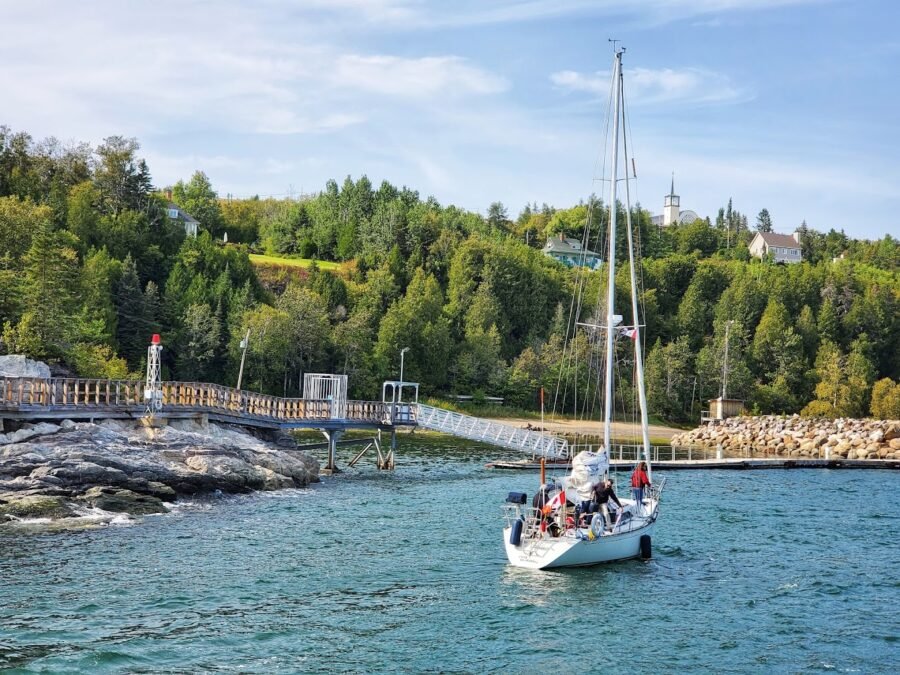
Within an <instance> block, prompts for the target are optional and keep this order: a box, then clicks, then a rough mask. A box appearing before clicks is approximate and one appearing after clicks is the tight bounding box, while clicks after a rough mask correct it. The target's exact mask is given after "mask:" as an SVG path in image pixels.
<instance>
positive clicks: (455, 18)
mask: <svg viewBox="0 0 900 675" xmlns="http://www.w3.org/2000/svg"><path fill="white" fill-rule="evenodd" d="M0 25H2V39H0V64H3V65H2V67H0V124H6V125H8V126H10V127H12V128H13V129H14V130H17V131H19V130H24V131H28V132H29V133H31V134H32V136H34V137H35V138H36V139H41V138H44V137H47V136H55V137H57V138H59V139H61V140H63V141H73V142H74V141H87V142H90V143H92V144H94V145H96V144H98V143H100V142H101V141H102V139H103V138H104V137H106V136H110V135H113V134H116V135H123V136H133V137H136V138H137V139H138V141H139V142H140V143H141V154H142V155H143V156H144V157H145V158H146V159H147V161H148V163H149V166H150V169H151V172H152V174H153V179H154V183H155V184H156V185H157V186H160V187H162V186H166V185H171V184H173V183H174V182H176V181H177V180H179V179H184V180H188V179H189V178H190V176H191V174H192V173H193V172H194V171H196V170H202V171H204V172H205V173H206V174H207V175H208V176H209V178H210V180H211V181H212V183H213V186H214V187H215V189H216V190H217V191H218V192H219V194H220V195H221V196H226V195H228V194H231V195H233V196H235V197H247V196H251V195H254V194H259V195H263V196H265V195H275V196H287V195H294V196H296V195H299V194H300V193H310V192H316V191H319V190H321V189H323V187H324V185H325V182H326V181H327V180H328V179H330V178H334V179H336V180H338V182H339V183H340V182H341V181H342V180H343V178H344V177H345V176H347V175H348V174H349V175H351V176H353V177H354V178H356V177H359V176H360V175H362V174H366V175H368V177H369V178H370V180H371V181H372V182H373V183H374V184H375V185H376V186H377V185H378V184H379V183H380V182H381V181H382V180H388V181H390V182H391V183H393V184H395V185H398V186H399V185H407V186H409V187H411V188H413V189H416V190H419V192H420V193H421V195H422V196H423V197H425V196H428V195H433V196H434V197H435V198H437V200H438V201H439V202H441V203H442V204H457V205H459V206H462V207H465V208H468V209H471V210H475V211H480V212H482V213H484V212H486V210H487V208H488V205H489V204H490V203H491V202H495V201H501V202H503V203H504V204H505V205H506V206H507V208H508V211H509V213H510V215H511V216H513V217H515V216H516V215H517V214H518V213H519V211H520V210H521V209H522V207H523V206H524V205H525V204H526V203H527V202H538V203H539V204H540V203H547V204H550V205H553V206H555V207H557V208H566V207H568V206H571V205H574V204H576V203H577V202H578V201H579V200H583V199H586V198H587V196H588V195H589V194H591V192H594V191H597V192H600V193H602V192H605V190H606V189H607V188H604V187H603V184H602V183H598V182H597V180H596V179H597V178H598V177H599V176H598V171H597V168H596V167H597V158H598V154H599V153H600V152H601V149H602V147H603V142H604V129H605V115H606V109H607V96H608V90H609V72H610V69H611V66H612V45H611V44H610V43H609V42H608V39H609V38H615V39H618V40H620V44H621V45H624V46H625V47H626V50H627V51H626V53H625V55H624V61H623V63H624V75H625V87H626V96H627V100H628V112H629V125H630V145H631V148H632V149H633V151H634V157H635V165H636V168H637V174H638V180H637V181H636V183H635V188H634V195H635V197H636V201H640V203H641V204H642V205H643V206H644V207H645V208H647V209H649V210H650V211H651V212H653V213H660V212H661V210H662V202H663V196H664V195H665V194H666V193H667V192H668V189H669V184H670V181H671V176H672V172H674V174H675V188H676V193H678V194H680V195H681V205H682V208H684V209H692V210H694V211H696V212H698V213H699V214H700V215H701V216H709V217H710V218H711V219H713V220H714V219H715V216H716V212H717V211H718V209H719V207H721V206H724V205H725V204H726V203H727V201H728V199H729V198H732V199H733V203H734V207H735V208H736V209H738V210H739V211H741V212H742V213H744V214H746V215H747V216H748V218H749V220H750V223H751V226H752V225H753V223H754V222H755V219H756V214H757V213H758V212H759V211H760V209H762V208H767V209H768V210H769V212H770V213H771V216H772V220H773V223H774V226H775V230H776V231H780V232H791V231H793V230H794V229H795V228H796V227H797V226H798V225H799V224H800V223H801V222H802V221H803V220H806V222H807V224H808V225H809V226H810V227H812V228H815V229H817V230H820V231H827V230H828V229H830V228H836V229H844V230H845V231H846V233H847V234H848V235H850V236H852V237H857V238H868V239H874V238H880V237H882V236H883V235H885V234H891V235H892V236H894V237H900V123H898V120H900V112H898V111H900V87H898V84H900V3H898V2H895V0H619V1H618V2H612V1H611V0H593V1H589V0H495V1H491V0H455V1H453V0H444V1H441V0H368V1H366V0H293V1H288V0H255V1H254V2H252V3H250V2H235V1H232V0H215V1H213V0H205V1H204V0H199V1H194V2H190V1H185V0H179V1H174V0H156V1H154V2H152V3H151V2H129V3H123V2H120V1H118V0H93V1H92V2H90V3H73V2H68V1H67V0H59V1H56V2H48V1H42V0H29V2H22V1H21V0H0Z"/></svg>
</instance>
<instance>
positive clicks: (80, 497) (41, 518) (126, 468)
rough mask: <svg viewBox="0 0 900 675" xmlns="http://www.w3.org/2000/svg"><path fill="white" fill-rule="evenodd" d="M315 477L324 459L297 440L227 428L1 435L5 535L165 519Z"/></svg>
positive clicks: (178, 424) (65, 428)
mask: <svg viewBox="0 0 900 675" xmlns="http://www.w3.org/2000/svg"><path fill="white" fill-rule="evenodd" d="M292 447H293V449H292ZM318 475H319V464H318V461H317V460H316V459H315V458H314V457H311V456H309V455H307V454H306V453H303V452H300V451H298V450H296V444H295V443H294V442H293V440H292V439H290V437H287V436H283V437H280V438H278V437H275V438H273V439H270V440H263V439H260V438H257V437H255V436H252V435H250V434H249V433H247V432H245V431H243V430H240V429H238V428H235V427H230V426H227V425H217V424H212V423H211V424H208V425H207V424H201V423H200V422H198V421H194V420H172V421H171V422H170V424H169V425H168V426H164V427H161V428H149V427H144V426H141V425H139V424H136V423H135V421H134V420H106V421H104V422H102V423H99V424H90V423H75V422H72V421H71V420H64V421H63V422H61V423H60V424H49V423H46V422H41V423H39V424H26V425H24V426H23V427H22V428H21V429H19V430H17V431H14V432H10V433H7V434H0V528H8V527H16V526H21V525H23V524H34V523H39V524H44V525H49V526H52V528H54V529H58V528H69V527H87V526H95V525H102V524H106V523H109V522H113V521H119V522H121V519H122V518H123V517H127V518H130V517H133V516H143V515H147V514H153V513H165V512H167V511H168V510H169V508H170V507H171V504H172V503H173V502H175V501H176V500H177V499H178V498H179V497H184V496H197V495H203V494H210V493H215V492H221V493H243V492H250V491H255V490H278V489H283V488H292V487H303V486H306V485H308V484H309V483H311V482H316V481H318V480H319V478H318Z"/></svg>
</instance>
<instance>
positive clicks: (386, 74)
mask: <svg viewBox="0 0 900 675" xmlns="http://www.w3.org/2000/svg"><path fill="white" fill-rule="evenodd" d="M336 67H337V68H336V73H335V81H336V82H337V83H338V84H340V85H342V86H346V87H355V88H358V89H361V90H363V91H368V92H373V93H377V94H390V95H392V96H405V97H416V98H417V97H422V96H433V95H435V94H444V95H449V96H457V95H460V94H493V93H496V92H499V91H503V90H504V89H506V88H507V84H506V82H505V81H504V80H503V79H501V78H499V77H497V76H495V75H492V74H491V73H488V72H487V71H485V70H482V69H480V68H477V67H475V66H472V65H470V64H469V63H468V62H467V61H466V59H462V58H459V57H457V56H427V57H423V58H417V59H408V58H400V57H397V56H358V55H348V56H341V57H339V58H338V60H337V63H336Z"/></svg>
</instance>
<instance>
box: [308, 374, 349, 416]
mask: <svg viewBox="0 0 900 675" xmlns="http://www.w3.org/2000/svg"><path fill="white" fill-rule="evenodd" d="M303 398H305V399H306V400H307V401H328V402H329V403H330V404H331V419H335V420H341V419H346V417H347V376H346V375H332V374H331V373H306V374H304V375H303Z"/></svg>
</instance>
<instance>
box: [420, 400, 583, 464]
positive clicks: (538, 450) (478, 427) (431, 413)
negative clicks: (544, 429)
mask: <svg viewBox="0 0 900 675" xmlns="http://www.w3.org/2000/svg"><path fill="white" fill-rule="evenodd" d="M416 422H417V424H418V425H419V426H420V427H424V428H426V429H431V430H432V431H440V432H442V433H445V434H452V435H454V436H460V437H462V438H468V439H470V440H473V441H479V442H481V443H490V444H491V445H499V446H500V447H503V448H510V449H512V450H520V451H522V452H530V453H531V454H533V455H537V456H541V457H556V458H566V457H568V455H569V442H568V441H567V440H565V439H564V438H559V437H557V436H553V435H552V434H545V433H541V432H540V431H530V430H528V429H520V428H518V427H514V426H512V425H511V424H501V423H500V422H492V421H491V420H484V419H480V418H478V417H471V416H470V415H462V414H460V413H456V412H451V411H449V410H443V409H441V408H434V407H432V406H430V405H425V404H424V403H419V404H418V415H417V416H416Z"/></svg>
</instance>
